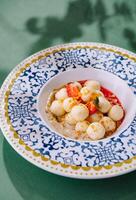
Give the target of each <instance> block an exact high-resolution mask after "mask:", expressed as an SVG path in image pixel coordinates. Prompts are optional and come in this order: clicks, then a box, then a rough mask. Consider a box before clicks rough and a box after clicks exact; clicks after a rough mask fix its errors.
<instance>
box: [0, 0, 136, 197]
mask: <svg viewBox="0 0 136 200" xmlns="http://www.w3.org/2000/svg"><path fill="white" fill-rule="evenodd" d="M78 41H93V42H104V43H109V44H113V45H117V46H120V47H123V48H126V49H128V50H131V51H133V52H135V51H136V1H135V0H129V1H128V0H71V1H70V0H39V1H38V0H0V84H2V82H3V80H4V79H5V77H6V76H7V75H8V73H9V72H10V71H11V70H12V69H13V68H14V67H15V66H16V65H17V64H18V63H19V62H20V61H22V60H23V59H24V58H26V57H27V56H29V55H31V54H32V53H34V52H36V51H39V50H41V49H43V48H46V47H49V46H53V45H56V44H60V43H67V42H78ZM135 185H136V172H132V173H130V174H127V175H123V176H120V177H115V178H110V179H105V180H74V179H69V178H65V177H60V176H57V175H53V174H50V173H48V172H46V171H43V170H41V169H39V168H37V167H35V166H33V165H32V164H30V163H29V162H27V161H26V160H24V159H23V158H21V157H20V156H19V155H18V154H17V153H16V152H15V151H14V150H13V149H12V148H11V147H10V146H9V144H8V143H7V142H6V140H5V139H4V137H3V135H2V134H0V200H23V199H25V200H61V199H64V200H81V199H82V200H83V199H88V200H106V199H110V200H114V199H115V200H131V199H132V200H134V199H136V186H135Z"/></svg>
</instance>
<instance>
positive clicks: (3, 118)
mask: <svg viewBox="0 0 136 200" xmlns="http://www.w3.org/2000/svg"><path fill="white" fill-rule="evenodd" d="M91 67H93V68H96V69H102V70H105V71H107V72H110V73H113V74H115V75H116V76H118V77H120V78H121V79H123V80H124V81H125V82H126V83H127V84H128V85H129V87H130V88H131V90H132V91H133V93H134V94H136V55H135V54H134V53H131V52H129V51H126V50H124V49H121V48H118V47H114V46H111V45H106V44H99V43H71V44H64V45H59V46H55V47H51V48H48V49H45V50H43V51H40V52H38V53H36V54H34V55H32V56H30V57H29V58H27V59H26V60H24V61H23V62H22V63H20V64H19V65H18V66H17V67H15V69H14V70H13V71H12V72H11V73H10V74H9V76H8V77H7V79H6V80H5V82H4V83H3V85H2V88H1V93H0V102H1V105H0V125H1V129H2V131H3V134H4V136H5V137H6V139H7V140H8V142H9V143H10V144H11V146H12V147H13V148H14V149H15V150H16V151H17V152H18V153H19V154H20V155H21V156H23V157H24V158H26V159H27V160H28V161H30V162H31V163H33V164H34V165H36V166H38V167H40V168H42V169H44V170H47V171H50V172H52V173H56V174H59V175H63V176H68V177H73V178H83V179H95V178H106V177H112V176H117V175H120V174H124V173H127V172H130V171H132V170H134V169H136V116H135V117H134V119H133V120H132V122H131V123H130V125H129V126H128V127H127V128H126V129H125V130H123V131H122V132H121V133H120V134H118V135H116V134H115V135H114V136H113V137H111V138H110V139H108V140H101V141H98V142H96V143H93V142H87V141H74V140H71V139H66V138H64V137H63V136H60V135H57V134H56V133H54V132H53V131H51V130H50V129H49V128H48V127H47V126H46V124H44V123H43V121H42V119H41V117H40V114H39V112H38V106H37V100H38V95H39V92H40V90H41V88H42V86H43V85H44V84H45V83H46V82H47V81H48V80H49V79H50V78H52V77H53V76H55V75H56V74H59V73H60V72H63V71H67V70H69V69H73V68H91ZM134 109H135V108H134Z"/></svg>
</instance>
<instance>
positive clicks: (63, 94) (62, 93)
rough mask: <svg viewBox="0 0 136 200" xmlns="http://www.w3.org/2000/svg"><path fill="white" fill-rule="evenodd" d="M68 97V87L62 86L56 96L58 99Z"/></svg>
mask: <svg viewBox="0 0 136 200" xmlns="http://www.w3.org/2000/svg"><path fill="white" fill-rule="evenodd" d="M67 97H68V94H67V90H66V88H62V89H60V90H59V91H58V92H56V94H55V98H56V99H60V100H64V99H66V98H67Z"/></svg>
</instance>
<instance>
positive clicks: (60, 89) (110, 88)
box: [38, 68, 135, 141]
mask: <svg viewBox="0 0 136 200" xmlns="http://www.w3.org/2000/svg"><path fill="white" fill-rule="evenodd" d="M126 97H127V98H126ZM130 102H131V103H130ZM38 105H39V113H40V115H41V117H42V119H43V121H44V122H45V123H46V125H47V126H48V127H49V128H51V129H52V130H53V131H55V132H56V133H57V134H61V135H63V136H64V137H68V138H71V139H74V140H75V139H76V140H84V141H97V140H100V139H104V138H108V137H112V136H113V135H114V134H117V133H118V132H119V131H120V130H123V129H125V128H126V127H127V126H129V124H130V123H131V121H132V119H133V117H134V115H135V109H134V106H135V99H134V95H133V93H132V92H131V90H130V89H129V87H128V86H127V85H126V83H125V82H124V81H122V80H121V79H120V78H118V77H116V76H115V75H113V74H111V73H109V72H105V71H103V70H98V69H93V68H91V69H75V70H70V71H67V72H63V73H60V74H59V75H56V76H55V77H53V78H52V79H51V80H49V81H48V82H47V83H46V84H45V85H44V86H43V88H42V90H41V92H40V94H39V101H38Z"/></svg>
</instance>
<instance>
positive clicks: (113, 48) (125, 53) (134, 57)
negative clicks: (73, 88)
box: [0, 42, 136, 179]
mask: <svg viewBox="0 0 136 200" xmlns="http://www.w3.org/2000/svg"><path fill="white" fill-rule="evenodd" d="M95 45H96V46H97V47H99V48H98V49H100V48H101V50H109V49H108V48H110V49H111V51H112V52H115V51H116V52H115V53H118V54H121V53H122V54H123V56H127V57H129V59H132V60H133V61H135V62H136V54H134V53H132V52H130V51H128V50H125V49H123V48H119V47H116V46H113V45H107V44H104V43H92V42H79V43H67V44H62V45H56V46H53V47H50V48H47V49H44V50H41V51H39V52H37V53H35V54H33V55H31V56H29V57H28V58H26V59H25V60H23V61H22V62H21V63H20V64H19V65H17V66H16V67H15V68H14V69H13V70H12V71H11V73H10V74H9V75H8V76H7V78H6V79H5V81H4V83H3V84H2V87H1V91H0V100H1V102H2V100H3V98H2V95H3V93H2V91H3V90H4V88H5V87H7V86H9V85H10V82H11V79H13V77H15V74H16V73H15V72H18V70H19V69H21V68H22V67H23V65H24V64H27V62H28V61H29V60H34V61H36V59H35V57H37V56H38V55H40V54H42V53H44V54H45V53H47V54H48V52H50V51H53V50H54V49H58V50H60V48H66V47H67V48H68V47H70V46H72V47H73V46H76V48H77V47H79V48H81V47H82V48H85V47H86V46H88V47H90V48H92V49H93V48H94V47H93V46H95ZM96 46H95V49H96ZM72 47H71V48H72ZM71 48H70V49H71ZM102 48H103V49H102ZM106 48H107V49H106ZM51 53H52V52H51ZM46 56H47V55H44V56H43V57H46ZM30 64H31V63H30ZM18 73H19V72H18ZM7 88H8V87H7ZM3 96H5V94H4V95H3ZM0 111H2V106H1V108H0ZM1 113H2V112H0V126H1V129H2V132H3V135H4V136H5V137H6V139H7V141H8V142H9V144H10V145H11V146H12V147H13V148H14V149H15V151H16V152H18V153H19V154H20V155H21V156H22V157H24V158H25V159H26V160H28V161H29V162H31V163H33V164H34V165H36V166H38V167H40V168H43V169H45V170H46V171H50V172H52V173H55V174H59V175H62V176H68V177H73V178H82V179H93V178H95V179H96V178H108V177H113V176H118V175H121V174H124V173H128V172H130V171H133V170H135V168H136V165H135V168H134V167H133V168H131V169H128V170H124V171H121V172H119V173H117V172H116V173H115V174H108V173H107V175H101V176H100V175H96V176H94V175H93V177H92V175H91V176H89V175H87V176H83V175H80V176H79V175H78V174H76V173H75V174H66V173H64V172H57V170H55V171H54V169H51V168H50V169H47V168H46V167H45V166H44V165H43V166H40V165H39V164H37V163H36V161H34V160H32V159H31V158H29V157H28V156H27V155H24V154H23V153H22V152H21V151H20V150H18V149H17V148H16V147H15V145H14V143H13V142H12V140H11V139H10V137H8V134H6V132H7V130H6V127H4V123H3V122H2V121H3V119H2V114H1ZM4 120H5V119H4ZM5 121H6V120H5ZM29 151H30V150H29ZM130 160H132V158H131V159H130ZM129 163H130V162H128V163H127V164H129ZM123 164H124V163H123ZM55 165H56V163H54V166H55ZM121 165H122V164H121ZM118 167H119V166H118ZM102 168H103V166H102ZM74 170H75V169H74ZM97 170H98V169H97ZM97 170H96V171H97ZM107 170H109V169H107Z"/></svg>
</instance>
